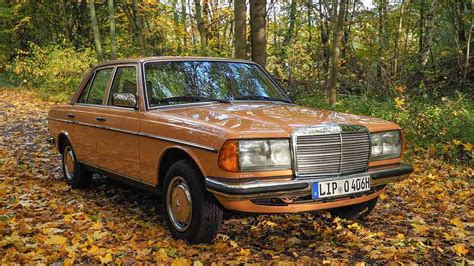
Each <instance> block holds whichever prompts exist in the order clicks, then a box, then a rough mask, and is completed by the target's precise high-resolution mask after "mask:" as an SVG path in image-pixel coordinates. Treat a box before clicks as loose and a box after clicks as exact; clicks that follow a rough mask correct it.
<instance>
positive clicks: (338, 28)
mask: <svg viewBox="0 0 474 266" xmlns="http://www.w3.org/2000/svg"><path fill="white" fill-rule="evenodd" d="M346 1H347V0H340V1H339V11H338V13H337V21H336V25H335V27H334V33H333V39H334V42H333V53H332V60H331V77H330V81H329V103H330V104H331V105H334V104H335V103H336V94H337V75H338V73H339V53H340V45H341V40H342V34H343V32H344V27H343V26H344V14H345V12H346V11H345V9H346ZM334 13H336V11H334Z"/></svg>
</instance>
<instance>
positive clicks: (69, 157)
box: [63, 146, 75, 180]
mask: <svg viewBox="0 0 474 266" xmlns="http://www.w3.org/2000/svg"><path fill="white" fill-rule="evenodd" d="M63 160H64V173H66V178H67V179H68V180H71V179H72V178H73V177H74V162H75V159H74V153H73V152H72V148H71V147H70V146H68V147H66V149H65V150H64V155H63Z"/></svg>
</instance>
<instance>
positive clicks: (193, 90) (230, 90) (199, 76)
mask: <svg viewBox="0 0 474 266" xmlns="http://www.w3.org/2000/svg"><path fill="white" fill-rule="evenodd" d="M145 74H146V89H147V95H148V105H149V106H150V107H155V106H161V105H170V104H178V103H189V102H201V101H219V102H228V101H232V100H269V101H284V102H288V98H287V97H285V95H284V94H283V92H281V91H280V90H279V89H278V88H277V87H276V86H275V85H274V83H273V82H272V81H271V80H270V78H269V77H268V75H267V74H266V73H264V72H263V71H262V70H261V69H260V68H259V67H258V66H256V65H254V64H248V63H236V62H220V61H175V62H152V63H147V64H146V65H145Z"/></svg>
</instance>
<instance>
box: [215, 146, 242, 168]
mask: <svg viewBox="0 0 474 266" xmlns="http://www.w3.org/2000/svg"><path fill="white" fill-rule="evenodd" d="M219 167H220V168H221V169H222V170H224V171H229V172H239V142H238V141H237V140H228V141H226V142H225V143H224V145H223V146H222V148H221V150H220V152H219Z"/></svg>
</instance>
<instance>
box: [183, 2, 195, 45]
mask: <svg viewBox="0 0 474 266" xmlns="http://www.w3.org/2000/svg"><path fill="white" fill-rule="evenodd" d="M184 1H186V0H184ZM187 4H188V10H189V14H192V11H193V9H192V8H191V1H187ZM189 25H190V28H191V41H192V42H193V49H194V47H196V36H195V35H194V20H193V18H192V16H191V15H190V16H189Z"/></svg>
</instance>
